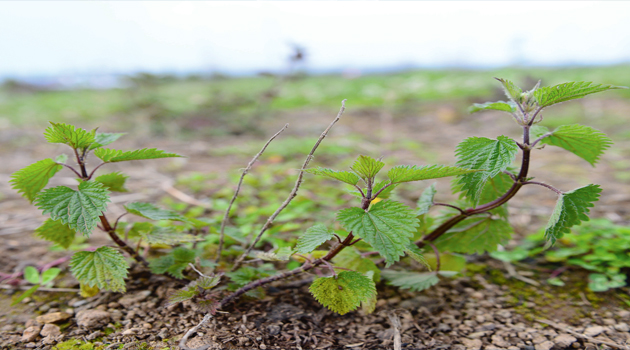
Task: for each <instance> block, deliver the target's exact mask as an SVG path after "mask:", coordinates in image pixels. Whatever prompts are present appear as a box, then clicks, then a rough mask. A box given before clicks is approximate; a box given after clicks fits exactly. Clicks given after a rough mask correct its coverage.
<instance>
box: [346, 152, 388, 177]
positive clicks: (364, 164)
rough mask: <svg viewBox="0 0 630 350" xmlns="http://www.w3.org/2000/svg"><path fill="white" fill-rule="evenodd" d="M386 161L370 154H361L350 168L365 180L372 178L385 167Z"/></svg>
mask: <svg viewBox="0 0 630 350" xmlns="http://www.w3.org/2000/svg"><path fill="white" fill-rule="evenodd" d="M383 166H385V163H383V162H381V161H379V160H376V159H374V158H372V157H368V156H359V158H357V160H356V161H355V162H354V164H352V166H351V167H350V169H352V171H354V172H355V173H357V174H358V175H359V176H360V177H361V178H362V179H363V180H367V179H371V178H373V177H374V176H376V174H378V172H379V171H381V169H383Z"/></svg>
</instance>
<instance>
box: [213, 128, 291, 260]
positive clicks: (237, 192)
mask: <svg viewBox="0 0 630 350" xmlns="http://www.w3.org/2000/svg"><path fill="white" fill-rule="evenodd" d="M288 127H289V124H285V125H284V127H283V128H282V129H280V131H278V132H277V133H275V134H274V135H273V136H271V138H270V139H269V141H267V143H265V145H264V146H263V148H262V149H261V150H260V152H258V154H256V155H255V156H254V158H252V160H251V161H250V162H249V163H248V164H247V167H246V168H245V170H243V173H242V174H241V178H240V179H239V180H238V185H237V186H236V190H235V191H234V195H233V196H232V200H231V201H230V204H229V205H228V207H227V209H226V210H225V215H223V221H221V230H220V232H219V236H220V238H219V249H218V250H217V258H216V259H215V262H217V263H218V262H219V260H220V259H221V252H222V251H223V243H224V241H225V224H226V223H227V220H228V217H229V216H230V210H231V209H232V205H233V204H234V201H236V197H238V194H239V192H240V191H241V185H243V179H244V178H245V175H247V173H249V170H250V169H251V168H252V166H253V165H254V163H255V162H256V161H257V160H258V158H259V157H260V156H261V155H262V154H263V153H264V152H265V150H266V149H267V146H269V144H270V143H271V141H273V140H274V139H275V138H276V137H277V136H278V135H280V133H281V132H283V131H284V130H285V129H286V128H288Z"/></svg>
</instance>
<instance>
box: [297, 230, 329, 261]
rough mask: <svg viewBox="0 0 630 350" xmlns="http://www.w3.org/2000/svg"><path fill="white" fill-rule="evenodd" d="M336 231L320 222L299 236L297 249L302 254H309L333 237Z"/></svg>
mask: <svg viewBox="0 0 630 350" xmlns="http://www.w3.org/2000/svg"><path fill="white" fill-rule="evenodd" d="M333 234H334V232H333V231H332V230H329V229H328V228H326V225H322V224H318V225H315V226H312V227H309V228H308V229H306V232H304V234H303V235H301V236H300V237H299V238H298V241H297V245H296V246H295V250H296V251H297V252H298V253H301V254H308V253H310V252H312V251H313V250H315V249H317V247H319V246H320V245H322V244H324V243H325V242H326V241H328V240H329V239H331V238H333Z"/></svg>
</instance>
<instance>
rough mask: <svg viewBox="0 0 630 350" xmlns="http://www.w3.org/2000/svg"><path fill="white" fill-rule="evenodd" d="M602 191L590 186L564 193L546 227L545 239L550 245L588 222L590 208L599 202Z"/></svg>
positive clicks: (597, 186) (596, 186)
mask: <svg viewBox="0 0 630 350" xmlns="http://www.w3.org/2000/svg"><path fill="white" fill-rule="evenodd" d="M601 192H602V189H601V188H600V187H599V185H588V186H584V187H580V188H577V189H575V190H573V191H569V192H565V193H563V194H562V195H561V196H560V197H559V198H558V202H557V203H556V207H555V209H554V210H553V213H552V214H551V218H550V219H549V223H548V224H547V227H545V238H546V239H547V242H548V244H549V245H553V244H554V243H555V242H556V240H558V239H559V238H561V237H562V235H563V234H564V233H568V232H571V230H570V228H571V227H572V226H575V225H579V224H580V223H581V222H582V221H588V220H589V219H588V216H587V214H588V213H589V212H590V210H589V209H588V208H591V207H593V206H594V204H593V202H597V201H598V200H599V194H600V193H601Z"/></svg>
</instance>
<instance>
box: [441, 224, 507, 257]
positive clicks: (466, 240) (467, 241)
mask: <svg viewBox="0 0 630 350" xmlns="http://www.w3.org/2000/svg"><path fill="white" fill-rule="evenodd" d="M512 232H513V229H512V226H511V225H510V223H508V222H507V221H505V220H503V219H494V218H490V217H485V218H479V217H473V218H470V219H467V220H464V221H462V222H460V223H459V224H457V225H456V226H455V227H453V228H452V229H451V230H449V231H448V232H446V233H445V234H443V235H442V236H440V238H438V239H437V240H436V241H435V242H434V244H435V246H436V247H437V248H438V249H439V250H440V251H449V252H453V253H463V254H474V253H478V254H482V253H484V252H492V251H495V250H497V246H498V245H499V244H502V243H505V241H507V240H508V239H509V238H510V237H511V235H512Z"/></svg>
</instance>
